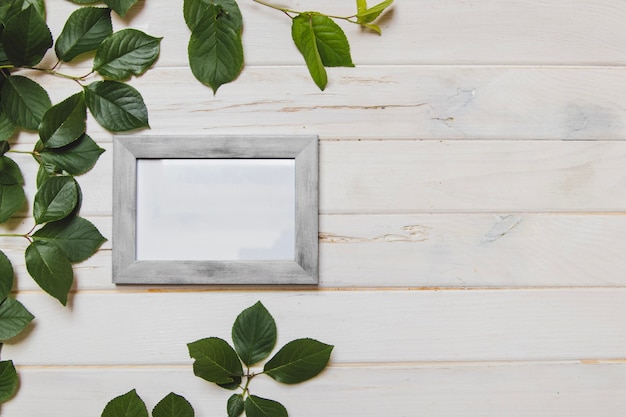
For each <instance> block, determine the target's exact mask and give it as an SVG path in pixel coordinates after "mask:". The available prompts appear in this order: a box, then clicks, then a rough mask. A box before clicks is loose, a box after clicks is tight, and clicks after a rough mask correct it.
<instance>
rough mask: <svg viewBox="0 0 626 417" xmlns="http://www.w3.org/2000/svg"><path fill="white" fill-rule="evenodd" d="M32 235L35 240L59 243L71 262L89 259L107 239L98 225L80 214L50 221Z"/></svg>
mask: <svg viewBox="0 0 626 417" xmlns="http://www.w3.org/2000/svg"><path fill="white" fill-rule="evenodd" d="M32 237H33V239H34V240H35V241H37V240H40V241H46V242H51V243H53V244H55V245H57V246H58V247H59V249H61V251H62V252H63V253H64V254H65V256H66V257H67V258H68V259H69V260H70V261H71V262H82V261H84V260H86V259H88V258H89V257H90V256H92V255H93V254H94V253H96V251H97V250H98V248H99V247H100V246H101V245H102V244H103V243H104V242H105V241H106V239H105V238H104V237H103V236H102V235H101V234H100V232H99V231H98V229H97V228H96V226H94V225H93V224H92V223H91V222H90V221H89V220H86V219H83V218H82V217H78V216H71V217H68V218H67V219H63V220H59V221H57V222H50V223H48V224H46V225H45V226H44V227H42V228H41V229H39V230H37V231H36V232H35V233H33V235H32Z"/></svg>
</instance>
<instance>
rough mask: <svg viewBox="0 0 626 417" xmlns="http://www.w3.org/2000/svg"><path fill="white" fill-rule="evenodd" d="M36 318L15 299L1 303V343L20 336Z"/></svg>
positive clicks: (6, 299) (7, 299) (8, 299)
mask: <svg viewBox="0 0 626 417" xmlns="http://www.w3.org/2000/svg"><path fill="white" fill-rule="evenodd" d="M34 318H35V316H33V315H32V314H30V312H29V311H28V310H26V308H25V307H24V306H23V305H22V303H20V302H19V301H17V300H16V299H14V298H11V297H7V298H5V299H4V301H2V303H0V342H6V341H7V340H9V339H12V338H14V337H15V336H17V335H18V334H20V333H21V332H22V331H23V330H24V329H25V328H26V326H28V323H30V322H31V321H33V319H34Z"/></svg>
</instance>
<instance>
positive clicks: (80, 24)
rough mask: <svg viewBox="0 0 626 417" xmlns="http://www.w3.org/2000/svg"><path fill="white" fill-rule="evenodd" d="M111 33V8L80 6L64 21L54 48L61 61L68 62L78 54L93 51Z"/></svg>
mask: <svg viewBox="0 0 626 417" xmlns="http://www.w3.org/2000/svg"><path fill="white" fill-rule="evenodd" d="M112 33H113V26H112V24H111V9H108V8H104V7H81V8H80V9H77V10H76V11H74V12H73V13H72V14H71V15H70V17H69V18H68V19H67V22H65V26H64V27H63V31H62V32H61V34H60V35H59V37H58V39H57V41H56V43H55V44H54V50H55V52H56V54H57V57H58V58H59V59H60V60H61V61H65V62H70V61H71V60H73V59H74V58H76V57H77V56H78V55H80V54H83V53H85V52H91V51H95V50H96V49H97V48H98V46H100V44H101V43H102V41H103V40H104V39H106V37H107V36H109V35H111V34H112Z"/></svg>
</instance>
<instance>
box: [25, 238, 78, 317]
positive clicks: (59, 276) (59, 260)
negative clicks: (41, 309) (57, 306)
mask: <svg viewBox="0 0 626 417" xmlns="http://www.w3.org/2000/svg"><path fill="white" fill-rule="evenodd" d="M25 259H26V270H27V271H28V273H29V274H30V276H31V277H33V279H34V280H35V282H37V284H39V286H40V287H41V289H43V290H44V291H45V292H47V293H48V294H50V295H51V296H53V297H54V298H56V299H57V300H59V301H60V302H61V304H63V305H66V304H67V295H68V293H69V292H70V289H71V288H72V283H73V282H74V274H73V271H72V264H71V263H70V261H69V259H67V258H66V257H65V255H64V254H63V252H61V250H60V249H59V248H58V247H57V246H56V245H54V244H52V243H50V242H43V241H35V242H33V243H31V244H30V245H28V247H27V248H26V253H25Z"/></svg>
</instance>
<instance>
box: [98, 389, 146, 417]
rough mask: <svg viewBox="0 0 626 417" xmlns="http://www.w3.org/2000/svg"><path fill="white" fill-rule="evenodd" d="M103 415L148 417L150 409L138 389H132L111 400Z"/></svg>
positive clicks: (108, 416) (104, 416)
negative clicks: (138, 393)
mask: <svg viewBox="0 0 626 417" xmlns="http://www.w3.org/2000/svg"><path fill="white" fill-rule="evenodd" d="M102 417H148V409H147V408H146V404H145V403H144V402H143V400H142V399H141V398H140V397H139V395H137V391H135V390H131V391H129V392H127V393H126V394H124V395H120V396H119V397H115V398H113V399H112V400H111V401H109V403H108V404H107V405H106V407H104V410H103V411H102Z"/></svg>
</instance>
